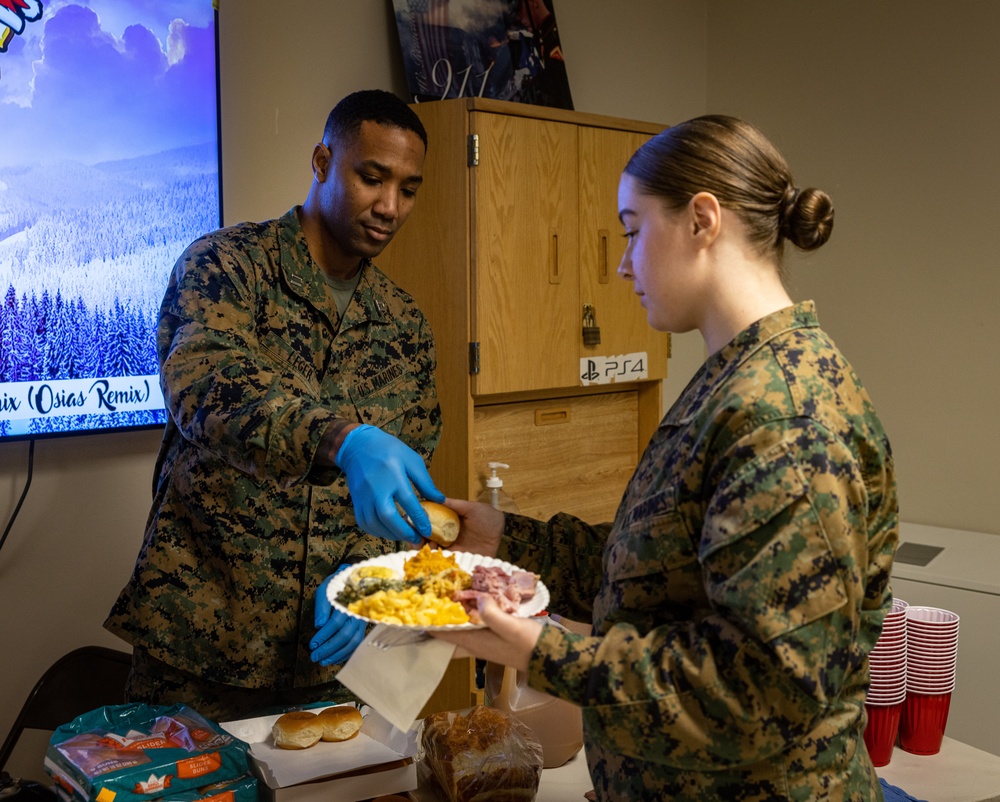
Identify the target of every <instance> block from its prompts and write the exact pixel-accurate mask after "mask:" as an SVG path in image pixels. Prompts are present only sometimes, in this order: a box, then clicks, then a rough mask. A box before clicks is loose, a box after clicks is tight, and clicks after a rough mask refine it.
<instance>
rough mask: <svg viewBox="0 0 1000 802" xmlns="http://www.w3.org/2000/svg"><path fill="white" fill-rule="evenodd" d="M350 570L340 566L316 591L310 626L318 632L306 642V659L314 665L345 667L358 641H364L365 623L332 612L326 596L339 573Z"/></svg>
mask: <svg viewBox="0 0 1000 802" xmlns="http://www.w3.org/2000/svg"><path fill="white" fill-rule="evenodd" d="M352 567H353V566H351V565H342V566H340V568H338V569H337V570H336V571H335V572H334V573H332V574H330V576H328V577H327V578H326V579H324V580H323V582H322V584H321V585H320V586H319V589H318V590H317V591H316V611H315V613H314V614H313V623H315V625H316V629H317V632H316V634H315V635H313V638H312V640H311V641H309V648H310V649H311V652H310V653H309V658H310V659H311V660H312V661H313V662H314V663H319V664H320V665H323V666H332V665H337V664H339V663H346V662H347V659H348V658H349V657H350V656H351V655H352V654H354V650H355V649H357V648H358V646H359V645H360V643H361V641H363V640H364V639H365V622H364V621H361V620H360V619H357V618H352V617H351V616H349V615H345V614H344V613H342V612H340V610H334V609H333V605H332V604H330V599H329V598H328V597H327V595H326V589H327V586H328V585H329V584H330V581H331V580H332V579H333V578H334V577H335V576H336V575H337V574H339V573H340V572H341V571H345V570H349V569H351V568H352Z"/></svg>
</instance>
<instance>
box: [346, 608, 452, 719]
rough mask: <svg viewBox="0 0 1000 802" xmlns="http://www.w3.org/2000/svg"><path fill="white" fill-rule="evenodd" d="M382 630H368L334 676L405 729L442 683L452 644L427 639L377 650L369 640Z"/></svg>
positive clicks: (377, 628)
mask: <svg viewBox="0 0 1000 802" xmlns="http://www.w3.org/2000/svg"><path fill="white" fill-rule="evenodd" d="M385 629H386V628H385V627H383V626H382V625H381V624H380V625H379V626H377V627H375V628H374V629H373V630H372V631H371V632H369V633H368V637H366V638H365V639H364V641H362V643H361V645H360V646H358V648H357V649H355V650H354V654H353V655H351V659H350V660H348V661H347V664H346V665H345V666H344V667H343V668H342V669H340V671H339V673H338V674H337V679H338V680H339V681H340V682H341V683H343V684H344V685H346V686H347V687H348V688H349V689H350V690H351V691H353V692H354V693H356V694H357V695H358V696H359V697H360V698H361V699H362V700H363V701H364V702H365V703H366V704H368V705H371V706H372V707H373V708H375V709H376V710H377V711H378V712H379V713H380V714H381V715H382V716H383V717H384V718H385V719H386V720H387V721H388V722H389V723H390V724H392V725H393V726H394V727H397V728H398V729H400V730H402V731H403V732H406V731H407V730H409V729H410V728H411V727H412V726H413V723H414V722H415V721H416V720H417V715H418V714H419V713H420V711H421V710H422V709H423V707H424V705H425V704H427V700H428V699H430V698H431V694H433V693H434V691H435V690H436V689H437V686H438V684H439V683H440V682H441V678H442V677H443V676H444V672H445V671H446V670H447V668H448V663H450V662H451V658H452V655H453V654H454V653H455V646H454V645H453V644H450V643H446V642H445V641H443V640H438V639H437V638H428V639H426V640H421V641H417V642H414V643H404V644H402V645H400V646H394V647H392V648H391V649H387V650H385V651H383V650H381V649H376V648H375V647H374V646H372V645H371V641H372V640H374V639H375V638H377V637H378V636H379V634H381V633H382V632H384V630H385Z"/></svg>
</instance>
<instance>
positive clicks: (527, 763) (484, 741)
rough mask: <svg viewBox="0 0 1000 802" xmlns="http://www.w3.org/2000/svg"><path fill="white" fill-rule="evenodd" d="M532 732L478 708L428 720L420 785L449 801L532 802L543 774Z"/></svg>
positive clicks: (422, 743)
mask: <svg viewBox="0 0 1000 802" xmlns="http://www.w3.org/2000/svg"><path fill="white" fill-rule="evenodd" d="M542 762H543V754H542V746H541V744H540V743H539V742H538V739H537V738H536V737H535V735H534V733H533V732H532V731H531V730H530V729H529V728H528V727H526V726H525V725H524V724H522V723H521V722H519V721H518V720H517V719H515V718H513V717H511V716H509V715H508V714H506V713H504V712H503V711H501V710H496V709H494V708H491V707H486V706H485V705H477V706H476V707H473V708H471V709H469V710H467V711H464V712H463V711H448V712H444V713H435V714H433V715H431V716H428V717H427V718H426V719H424V721H423V723H422V725H421V729H420V741H419V745H418V749H417V781H418V784H419V787H420V788H422V789H424V790H426V791H428V792H431V793H433V794H435V795H436V796H437V798H438V799H444V800H447V802H478V801H479V800H486V799H496V798H497V795H498V793H499V792H502V798H503V799H504V800H524V802H530V800H532V799H534V798H535V795H536V794H537V793H538V783H539V781H540V780H541V776H542Z"/></svg>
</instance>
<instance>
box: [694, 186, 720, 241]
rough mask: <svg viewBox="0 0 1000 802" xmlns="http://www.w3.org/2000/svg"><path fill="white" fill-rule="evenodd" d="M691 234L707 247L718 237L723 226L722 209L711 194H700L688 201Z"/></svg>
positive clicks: (717, 200)
mask: <svg viewBox="0 0 1000 802" xmlns="http://www.w3.org/2000/svg"><path fill="white" fill-rule="evenodd" d="M688 212H689V214H690V216H691V233H692V234H693V235H694V236H695V237H700V238H701V239H702V240H703V241H704V243H705V244H706V245H707V244H709V243H711V242H712V241H713V240H714V239H715V238H716V237H717V236H718V235H719V228H720V226H721V225H722V207H721V206H720V205H719V199H718V198H716V197H715V195H713V194H712V193H711V192H699V193H697V194H696V195H694V196H693V197H692V198H691V200H690V201H688Z"/></svg>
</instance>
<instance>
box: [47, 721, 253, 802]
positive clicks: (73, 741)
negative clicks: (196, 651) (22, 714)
mask: <svg viewBox="0 0 1000 802" xmlns="http://www.w3.org/2000/svg"><path fill="white" fill-rule="evenodd" d="M249 749H250V746H249V744H246V743H244V742H243V741H240V740H238V739H237V738H234V737H233V736H232V735H230V734H229V733H227V732H226V731H225V730H223V729H222V728H221V727H219V725H217V724H215V723H213V722H210V721H208V720H207V719H205V718H203V717H202V716H201V715H200V714H198V713H196V712H195V711H194V710H192V709H191V708H190V707H187V706H186V705H174V706H172V707H154V706H150V705H144V704H128V705H109V706H107V707H101V708H98V709H96V710H92V711H90V712H89V713H84V714H83V715H81V716H77V717H76V718H75V719H73V721H71V722H70V723H68V724H64V725H62V726H61V727H59V728H58V729H57V730H56V731H55V732H54V733H53V734H52V738H51V739H50V741H49V748H48V751H47V753H46V757H45V770H46V771H47V772H48V773H49V774H51V775H52V776H53V778H55V779H56V781H57V784H58V785H60V786H61V787H63V788H64V789H65V790H67V791H68V792H70V793H72V794H74V795H75V796H78V797H82V798H83V799H99V800H100V801H101V802H139V801H140V800H148V799H151V798H154V797H165V796H174V795H176V794H178V793H181V792H185V791H195V790H197V789H200V788H203V787H204V786H206V785H211V784H214V783H220V782H227V781H231V780H236V779H238V778H241V777H244V775H247V774H249V772H250V768H249V765H248V761H247V752H248V751H249Z"/></svg>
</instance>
